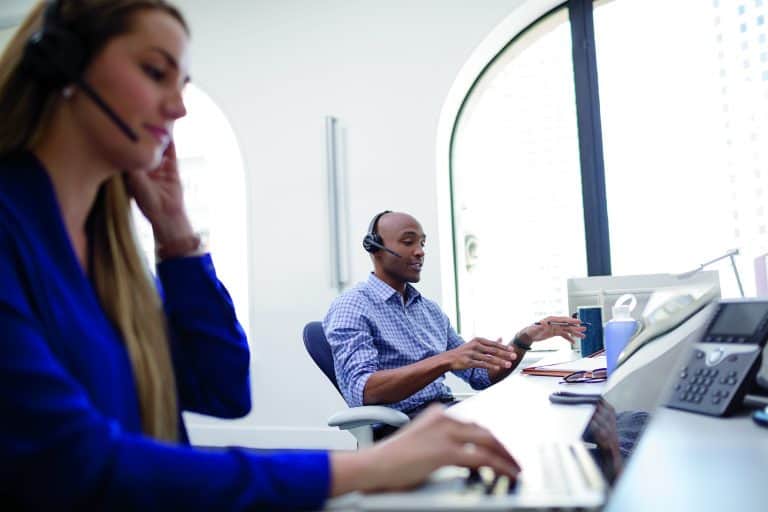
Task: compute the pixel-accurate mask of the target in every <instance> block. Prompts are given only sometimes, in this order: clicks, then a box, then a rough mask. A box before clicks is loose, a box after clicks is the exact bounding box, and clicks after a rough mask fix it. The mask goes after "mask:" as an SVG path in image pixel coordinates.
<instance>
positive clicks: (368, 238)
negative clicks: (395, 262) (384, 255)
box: [363, 210, 403, 258]
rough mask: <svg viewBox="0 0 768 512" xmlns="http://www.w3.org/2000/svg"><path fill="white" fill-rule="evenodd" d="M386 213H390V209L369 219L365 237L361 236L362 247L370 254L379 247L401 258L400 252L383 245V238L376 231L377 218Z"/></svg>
mask: <svg viewBox="0 0 768 512" xmlns="http://www.w3.org/2000/svg"><path fill="white" fill-rule="evenodd" d="M387 213H392V211H391V210H385V211H383V212H381V213H378V214H376V216H375V217H374V218H373V219H371V223H370V224H369V225H368V233H366V234H365V237H364V238H363V249H365V250H366V251H368V252H369V253H371V254H373V253H375V252H376V251H378V250H379V249H381V250H382V251H385V252H388V253H389V254H391V255H393V256H397V257H398V258H402V257H403V256H402V255H401V254H398V253H396V252H395V251H393V250H392V249H390V248H388V247H386V246H385V245H384V240H383V239H382V238H381V235H380V234H379V233H378V229H377V226H378V224H379V219H380V218H381V217H382V216H384V215H386V214H387Z"/></svg>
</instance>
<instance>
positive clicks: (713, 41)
mask: <svg viewBox="0 0 768 512" xmlns="http://www.w3.org/2000/svg"><path fill="white" fill-rule="evenodd" d="M766 14H768V10H767V9H766V6H764V5H763V2H755V1H749V2H747V1H744V2H732V1H719V2H718V1H704V0H675V1H674V2H669V1H667V0H616V1H611V2H598V3H596V6H595V13H594V17H595V38H596V45H597V46H596V48H597V60H598V74H599V81H600V102H601V112H602V123H603V141H604V143H603V147H604V152H605V169H606V191H607V197H608V219H609V226H610V238H611V260H612V270H613V273H614V274H615V275H619V274H641V273H655V272H672V273H675V272H684V271H687V270H691V269H692V268H695V267H696V266H697V265H698V264H700V263H703V262H705V261H709V260H711V259H714V258H716V257H717V256H719V255H721V254H723V253H725V252H726V251H728V250H729V249H733V248H738V249H739V250H740V252H741V254H740V255H739V256H737V260H736V261H737V264H738V268H739V272H740V275H741V278H742V281H743V283H744V287H745V291H746V292H747V294H748V295H749V294H754V292H755V285H754V272H753V264H752V261H753V260H754V258H755V257H756V256H757V255H759V254H762V253H765V252H767V251H768V233H766V224H768V217H766V213H765V210H766V185H767V183H766V173H768V170H767V168H766V163H768V162H767V157H768V153H767V152H766V143H767V142H768V140H767V139H766V134H767V133H768V132H766V122H768V102H767V99H768V44H766V24H765V16H766ZM712 268H714V269H717V270H719V271H720V280H721V286H722V289H723V295H724V296H726V297H727V296H735V295H738V288H737V285H736V280H735V277H734V273H733V270H732V268H731V267H730V264H729V262H728V261H727V260H726V261H723V262H721V263H720V264H716V265H714V266H713V267H712Z"/></svg>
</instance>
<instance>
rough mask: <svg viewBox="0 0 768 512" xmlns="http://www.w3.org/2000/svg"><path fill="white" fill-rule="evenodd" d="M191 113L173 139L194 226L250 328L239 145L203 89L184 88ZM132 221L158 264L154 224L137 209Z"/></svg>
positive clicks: (149, 257) (245, 325)
mask: <svg viewBox="0 0 768 512" xmlns="http://www.w3.org/2000/svg"><path fill="white" fill-rule="evenodd" d="M184 103H185V105H186V108H187V115H186V116H185V117H183V118H181V119H179V120H178V121H177V122H176V125H175V127H174V131H173V138H174V141H175V144H176V154H177V157H178V161H179V171H180V174H181V180H182V185H183V187H184V200H185V202H186V205H187V211H188V213H189V216H190V220H191V221H192V225H193V226H194V227H195V229H197V230H198V231H199V232H200V233H201V235H203V237H204V238H205V239H207V241H208V247H209V248H210V250H211V254H212V257H213V260H214V263H215V265H216V272H217V274H218V276H219V279H220V280H221V281H222V283H224V285H225V286H226V287H227V290H228V291H229V292H230V295H231V296H232V300H233V301H234V303H235V309H236V310H237V316H238V319H239V320H240V323H241V324H242V325H243V328H245V330H246V332H248V258H247V254H248V244H247V225H246V218H247V212H246V207H245V194H246V188H247V187H246V181H245V173H244V170H243V162H242V159H241V157H240V149H239V148H238V145H237V140H236V139H235V135H234V132H233V130H232V127H231V126H230V124H229V122H228V121H227V119H226V117H225V116H224V113H223V112H222V111H221V109H219V107H218V106H217V105H216V104H215V103H214V102H213V100H211V98H210V97H209V96H208V95H207V94H205V93H204V92H203V91H202V90H200V88H198V87H196V86H195V85H193V84H189V85H187V87H186V88H185V89H184ZM134 221H135V225H136V231H137V233H138V236H139V240H140V243H141V245H142V247H143V248H144V251H145V254H146V258H147V261H148V262H149V263H150V264H151V265H153V264H154V243H153V238H152V229H151V226H150V225H149V223H148V222H147V221H146V220H145V219H144V217H143V216H142V215H141V213H140V212H138V209H137V208H134Z"/></svg>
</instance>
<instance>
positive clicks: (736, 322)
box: [709, 302, 768, 336]
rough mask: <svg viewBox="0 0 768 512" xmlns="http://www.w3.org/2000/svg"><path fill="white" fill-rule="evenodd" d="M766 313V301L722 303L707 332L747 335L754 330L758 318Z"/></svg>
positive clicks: (761, 317)
mask: <svg viewBox="0 0 768 512" xmlns="http://www.w3.org/2000/svg"><path fill="white" fill-rule="evenodd" d="M766 314H768V303H765V302H744V303H730V304H724V305H723V309H722V311H720V314H719V315H717V318H716V319H715V323H714V324H712V327H711V328H710V329H709V334H714V335H721V334H726V335H733V336H749V335H751V334H753V333H754V332H755V329H757V326H758V325H760V320H762V319H763V317H764V316H765V315H766Z"/></svg>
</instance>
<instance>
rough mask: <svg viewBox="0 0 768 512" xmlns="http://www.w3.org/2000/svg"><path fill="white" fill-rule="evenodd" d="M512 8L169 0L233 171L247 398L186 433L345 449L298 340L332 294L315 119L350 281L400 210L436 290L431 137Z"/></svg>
mask: <svg viewBox="0 0 768 512" xmlns="http://www.w3.org/2000/svg"><path fill="white" fill-rule="evenodd" d="M18 1H21V2H23V1H24V0H18ZM521 3H523V0H482V1H472V0H387V1H378V2H374V1H372V0H367V1H359V0H322V1H319V0H228V1H217V2H211V1H209V0H182V1H179V2H177V4H178V5H179V6H180V7H181V9H182V11H183V12H184V14H185V15H186V17H187V19H188V21H189V24H190V26H191V28H192V37H193V66H192V79H193V81H194V82H195V83H196V84H197V85H198V86H200V87H201V88H202V89H203V90H205V91H206V92H207V93H208V94H209V95H210V96H211V98H212V99H213V100H214V101H216V102H217V103H218V104H219V106H220V107H221V108H222V110H223V111H224V112H225V114H226V115H227V116H228V117H229V120H230V122H231V123H232V125H233V127H234V130H235V133H236V135H237V137H238V139H239V144H240V147H241V148H242V151H243V158H244V161H245V168H246V173H247V175H248V179H249V183H248V186H247V190H246V191H245V193H247V195H248V202H249V208H250V211H249V219H247V220H248V223H249V224H248V226H247V232H248V236H249V237H250V245H251V251H250V252H251V254H250V255H249V258H250V265H251V283H250V284H251V308H250V311H251V315H250V324H251V332H250V333H249V337H250V340H251V345H252V350H253V354H254V355H253V371H252V386H253V398H254V399H253V402H254V408H253V411H252V413H251V414H250V415H249V416H248V417H247V418H244V419H242V420H236V421H232V422H223V421H213V420H209V419H206V418H201V417H191V418H189V424H190V431H191V434H192V437H193V441H195V442H199V443H204V444H242V445H248V446H256V447H335V448H339V447H352V446H353V443H352V439H351V436H348V435H347V434H344V433H341V432H338V431H336V430H335V429H330V428H328V427H326V426H325V422H326V419H327V417H328V416H329V415H330V414H332V413H333V412H335V411H336V410H338V409H341V408H343V407H344V403H343V401H342V399H341V398H340V397H339V396H338V394H337V393H336V391H335V390H334V389H333V388H332V387H331V385H330V383H328V382H327V380H326V379H325V377H324V376H323V375H322V374H321V373H320V371H319V370H318V369H317V368H316V367H315V365H314V364H313V363H312V361H311V360H310V359H309V357H308V356H307V355H306V352H305V350H304V347H303V344H302V341H301V331H302V327H303V325H304V324H305V323H306V322H307V321H310V320H314V319H321V318H322V317H323V315H324V314H325V311H326V309H327V307H328V305H329V304H330V302H331V301H332V299H333V298H334V297H335V295H336V292H335V290H334V289H333V288H332V287H331V285H330V270H329V265H330V263H329V256H328V254H329V245H328V223H327V201H326V181H325V180H326V177H325V170H324V124H323V122H324V121H323V120H324V116H326V115H334V116H336V117H338V118H339V119H340V121H341V123H342V125H343V127H344V128H345V130H346V139H347V142H346V146H347V151H346V165H347V170H348V171H347V172H348V182H347V186H348V199H347V200H348V205H349V219H350V221H349V224H350V226H349V228H350V235H351V241H350V243H349V248H348V250H349V254H350V261H351V276H352V278H353V279H352V280H353V281H357V280H360V279H363V278H365V276H366V274H367V272H368V271H369V269H370V261H369V260H368V258H367V255H366V254H365V253H364V252H363V250H362V249H361V247H360V239H361V238H362V236H363V234H364V233H365V230H366V228H367V225H368V222H369V220H370V218H371V216H372V215H373V214H374V213H376V212H378V211H380V210H384V209H394V210H404V211H408V212H410V213H412V214H414V215H415V216H416V217H417V218H418V219H419V220H420V221H421V222H422V225H423V226H424V230H425V232H426V233H427V235H428V247H427V250H428V254H427V262H426V263H427V264H426V266H425V268H424V272H423V279H422V283H421V284H420V285H419V288H420V289H421V291H422V292H423V293H424V294H425V295H426V296H428V297H431V298H434V299H435V300H439V299H440V297H441V291H442V290H441V284H440V283H441V279H440V265H441V262H442V261H443V260H441V257H440V254H438V247H440V244H439V237H438V211H437V202H438V190H437V189H438V179H437V178H438V176H437V173H436V163H435V141H436V136H437V125H438V120H439V117H440V112H441V108H442V106H443V103H444V101H445V98H446V95H447V94H448V91H449V89H450V87H451V84H452V83H453V81H454V79H455V78H456V75H457V73H458V72H459V69H460V68H461V66H462V65H463V64H464V62H465V61H466V60H467V59H468V58H469V57H470V55H471V54H472V51H473V49H474V48H475V47H476V46H477V45H478V44H480V42H481V41H482V40H483V39H484V38H485V37H486V36H487V35H488V34H489V33H490V32H491V31H492V30H493V28H494V27H495V26H496V25H497V24H499V23H500V22H501V21H502V20H503V19H504V18H505V17H506V16H507V15H508V14H509V13H510V12H511V11H512V10H513V9H514V8H515V7H516V6H518V5H519V4H521ZM2 11H3V9H2V8H0V14H3V12H2ZM14 13H15V11H14ZM442 183H443V182H442V181H441V184H442ZM443 188H445V187H443ZM439 193H443V194H447V190H441V191H439ZM440 214H441V215H448V212H447V211H444V212H441V213H440ZM243 221H244V222H245V219H243ZM245 230H246V227H245V226H244V232H245ZM430 248H431V249H432V251H431V252H429V250H430ZM444 256H446V259H445V263H446V264H448V265H450V260H449V259H448V258H447V256H449V255H447V254H446V255H444ZM214 257H215V255H214ZM225 284H226V283H225Z"/></svg>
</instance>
